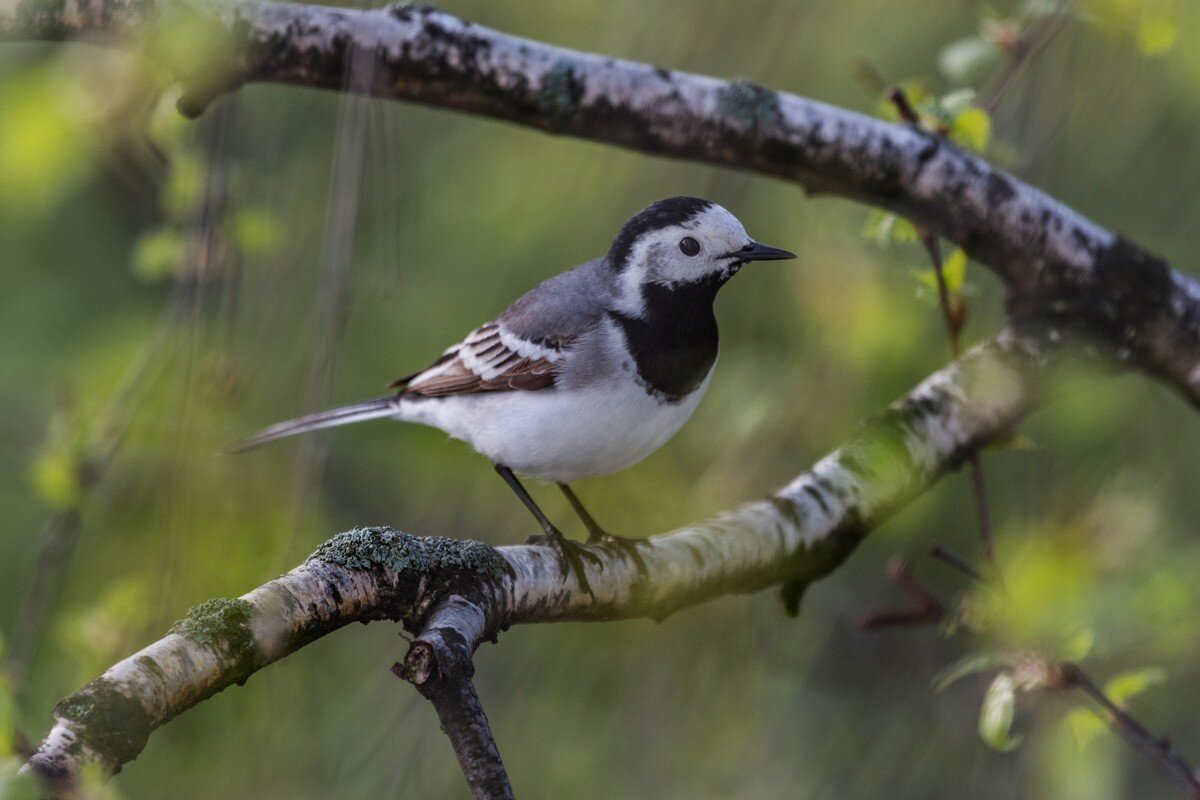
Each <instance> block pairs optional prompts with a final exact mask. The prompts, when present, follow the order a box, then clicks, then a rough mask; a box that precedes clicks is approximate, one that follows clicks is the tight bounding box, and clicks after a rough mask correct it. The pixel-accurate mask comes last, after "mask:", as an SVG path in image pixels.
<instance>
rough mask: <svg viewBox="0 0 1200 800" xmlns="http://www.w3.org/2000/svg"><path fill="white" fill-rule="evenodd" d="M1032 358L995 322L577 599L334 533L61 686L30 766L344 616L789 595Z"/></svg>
mask: <svg viewBox="0 0 1200 800" xmlns="http://www.w3.org/2000/svg"><path fill="white" fill-rule="evenodd" d="M1043 362H1044V357H1039V356H1038V355H1037V353H1035V352H1034V351H1032V350H1031V349H1027V346H1026V344H1025V343H1023V342H1021V341H1020V340H1018V338H1017V337H1015V336H1012V335H1009V334H1002V335H1001V337H999V338H998V339H997V340H996V341H994V342H992V343H989V344H987V345H984V346H981V347H979V348H976V349H975V350H973V351H971V352H970V353H968V354H967V355H966V356H964V357H963V358H962V359H961V360H959V361H956V362H954V363H953V364H951V365H949V366H947V367H946V368H944V369H942V370H941V371H939V372H937V373H935V374H933V375H932V376H930V377H929V378H928V379H926V380H925V381H924V382H923V383H921V384H920V385H919V386H917V387H916V388H915V389H914V390H913V391H912V392H911V393H910V394H909V395H908V396H907V397H905V398H902V399H901V400H899V401H897V402H896V403H894V404H893V405H892V406H891V407H890V408H889V410H888V411H887V412H886V413H885V414H883V415H882V416H880V417H877V418H875V419H873V420H870V421H868V422H867V423H865V424H864V425H863V426H862V428H861V429H860V430H859V431H858V432H857V433H856V434H855V435H854V436H853V437H852V438H851V439H850V440H849V441H848V442H846V443H845V444H844V445H843V446H842V447H840V448H839V449H838V450H836V451H834V452H833V453H831V454H830V455H828V456H826V457H825V458H824V459H822V460H821V461H820V462H818V463H817V464H816V465H815V466H814V467H813V468H812V469H810V470H809V471H807V472H805V473H803V474H801V475H800V476H799V477H797V478H796V479H795V480H794V481H792V482H791V483H790V484H788V485H787V486H785V487H784V488H782V489H780V490H779V491H778V492H776V493H774V494H772V495H771V496H769V497H767V498H765V499H763V500H760V501H757V502H753V503H748V504H746V505H743V506H741V507H740V508H737V509H735V510H732V511H729V512H726V513H723V514H720V515H718V516H717V517H715V518H713V519H711V520H708V521H707V522H703V523H699V524H696V525H691V526H689V527H686V528H683V529H681V530H678V531H675V532H673V533H669V534H664V535H661V536H654V537H652V538H650V539H649V540H647V541H646V543H645V545H644V546H641V547H639V554H640V556H641V558H642V560H643V562H644V570H643V569H639V567H638V566H637V565H635V564H634V563H633V562H632V560H631V558H630V556H628V555H627V554H625V553H623V552H622V551H618V550H615V549H608V548H604V547H602V546H601V547H593V548H592V549H593V552H594V553H595V554H596V556H597V557H598V558H597V563H592V561H591V560H590V559H589V560H588V561H587V562H585V563H586V569H587V580H588V582H589V583H590V585H591V588H592V592H593V594H594V597H593V596H592V594H589V593H587V592H583V591H580V589H579V586H578V585H577V583H576V582H575V579H574V577H573V575H571V574H569V573H564V572H563V570H562V568H561V566H560V564H559V561H558V559H557V558H556V556H555V553H554V551H553V550H552V549H550V548H548V547H541V546H531V545H519V546H511V547H501V548H496V549H493V548H491V547H489V546H487V545H484V544H480V543H479V542H456V541H453V540H450V539H440V538H430V539H418V538H415V537H412V536H408V535H406V534H401V533H397V532H395V531H392V530H390V529H379V528H374V529H365V530H357V531H351V532H349V533H345V534H341V535H339V536H337V537H334V539H332V540H330V541H329V542H327V543H326V544H325V545H322V546H321V548H319V549H318V550H317V551H316V553H314V554H313V555H312V557H310V558H309V559H308V561H306V562H305V563H304V564H302V565H300V566H299V567H297V568H296V569H294V570H292V571H291V572H289V573H288V574H287V575H284V576H282V577H280V578H277V579H276V580H273V581H270V582H269V583H267V584H264V585H263V586H261V587H259V588H258V589H255V590H254V591H252V592H250V593H249V594H246V595H244V596H243V597H241V598H239V599H236V600H214V601H209V602H207V603H205V604H203V605H200V606H198V607H196V608H194V609H192V611H191V612H189V613H188V615H187V617H185V618H184V619H183V620H181V621H180V622H179V623H177V624H176V625H175V626H174V627H173V628H172V629H171V632H170V633H169V634H168V635H167V636H166V637H164V638H163V639H160V640H159V641H157V642H155V643H154V644H151V645H150V646H149V647H147V648H145V649H144V650H142V651H141V652H139V653H136V654H134V655H133V656H130V657H129V658H127V659H125V660H124V661H121V662H120V663H118V664H116V665H114V666H113V667H111V668H110V669H109V670H108V671H106V672H105V673H104V674H103V675H101V676H100V677H98V678H96V679H95V680H93V681H92V682H91V683H89V684H88V685H87V686H85V687H83V688H82V689H80V690H79V691H78V692H76V693H75V694H73V695H71V696H69V697H67V698H66V699H64V700H63V701H62V702H61V703H59V704H58V706H57V707H56V708H55V724H54V727H53V729H52V730H51V731H50V733H49V734H47V736H46V738H45V739H44V740H43V741H42V743H41V746H40V747H39V749H38V751H37V753H36V754H35V755H34V756H33V758H32V759H31V761H30V764H29V767H30V768H32V769H36V770H38V771H39V772H40V773H42V774H44V775H48V776H51V777H59V778H65V779H69V778H70V777H71V776H73V775H75V774H76V772H77V771H78V768H79V766H80V765H81V763H82V762H95V763H98V764H100V765H101V766H102V767H103V768H104V769H105V770H107V771H116V770H118V769H120V767H121V765H123V764H125V763H127V762H128V761H130V760H132V759H133V758H135V757H136V756H137V755H138V753H139V752H141V750H142V748H143V747H144V746H145V743H146V740H147V738H148V737H149V735H150V734H151V733H152V732H153V731H154V730H155V729H157V728H158V727H159V726H161V725H163V724H165V723H166V722H168V721H169V720H171V719H172V718H174V717H175V716H177V715H178V714H180V713H182V712H183V711H185V710H187V709H188V708H191V707H192V706H194V705H196V704H197V703H199V702H201V701H203V700H205V699H207V698H208V697H211V696H212V695H214V694H216V693H217V692H219V691H221V690H222V689H224V688H226V687H228V686H230V685H232V684H234V683H239V682H242V681H245V680H246V679H247V678H248V677H249V676H250V675H252V674H253V673H254V672H256V671H257V670H259V669H261V668H263V667H265V666H266V665H267V664H270V663H271V662H273V661H275V660H277V659H279V658H282V657H284V656H285V655H287V654H289V653H291V652H294V651H295V650H297V649H299V648H301V647H303V646H304V645H305V644H307V643H309V642H311V641H313V640H314V639H316V638H318V637H320V636H323V635H325V634H326V633H329V632H331V631H333V630H335V629H337V628H339V627H341V626H343V625H347V624H349V623H351V622H355V621H360V622H365V621H369V620H376V619H394V620H399V621H401V622H403V623H404V625H405V627H406V628H408V629H409V630H410V631H412V632H413V633H414V634H419V638H418V643H419V642H421V641H422V640H425V641H428V642H430V643H431V644H433V645H436V644H437V642H436V641H434V640H435V639H438V638H439V637H440V638H441V639H445V640H447V641H451V642H452V643H456V645H461V647H460V648H459V649H461V650H462V652H463V653H468V654H469V653H473V652H474V651H475V649H476V648H477V647H478V646H479V644H480V642H482V641H484V640H486V639H489V638H492V637H494V636H495V635H496V633H497V632H498V631H499V630H501V629H502V628H504V627H506V626H508V625H511V624H515V623H522V622H549V621H555V620H606V619H621V618H630V617H639V616H650V617H655V618H660V619H661V618H662V617H665V616H666V615H668V614H670V613H671V612H672V611H674V610H677V609H679V608H682V607H684V606H688V605H692V604H695V603H699V602H701V601H704V600H708V599H712V598H715V597H718V596H720V595H723V594H728V593H731V592H751V591H756V590H759V589H762V588H765V587H767V586H771V585H773V584H777V583H780V582H785V581H787V582H790V583H792V584H793V585H795V586H796V587H797V591H799V590H801V589H802V588H803V587H804V586H806V585H807V584H808V583H809V582H811V581H812V580H814V579H816V578H818V577H820V576H822V575H824V574H826V573H828V572H829V571H831V570H833V569H834V568H835V567H837V566H838V565H839V564H840V563H841V562H842V561H843V560H844V559H845V558H846V557H847V556H848V555H849V554H850V552H851V551H853V549H854V548H855V547H856V546H857V545H858V543H859V542H860V541H861V540H862V538H863V536H865V535H866V533H867V532H868V531H869V530H871V529H872V528H873V527H874V526H876V525H878V524H879V523H880V522H882V521H883V520H884V519H885V518H886V517H887V516H889V515H890V514H891V513H892V512H893V511H895V510H896V509H897V508H899V507H900V506H901V505H903V504H904V503H905V502H907V501H908V500H910V499H911V498H913V497H914V496H916V495H917V494H918V493H920V492H921V491H922V490H923V489H924V488H926V487H928V486H929V485H930V484H931V483H932V482H934V481H935V480H937V478H938V477H940V476H941V475H942V474H943V473H945V472H946V471H947V470H949V469H952V468H954V467H956V466H957V465H958V464H959V463H960V462H961V460H962V459H963V457H964V456H965V455H966V454H967V453H969V452H971V451H972V450H973V449H975V448H978V447H980V446H982V445H983V444H985V443H986V442H988V441H989V440H990V439H992V438H994V437H996V436H998V435H1001V434H1004V433H1006V432H1008V431H1010V430H1011V429H1012V427H1013V426H1014V425H1015V424H1016V423H1017V422H1018V421H1019V420H1020V419H1021V418H1022V416H1023V415H1024V414H1025V413H1026V411H1027V410H1028V409H1029V408H1030V407H1031V405H1032V404H1033V403H1034V391H1033V387H1034V381H1035V379H1036V376H1037V373H1038V372H1039V370H1040V369H1041V366H1042V364H1043ZM795 599H798V595H797V596H796V598H795ZM460 640H461V641H460ZM443 643H444V642H443ZM438 649H439V648H438V647H436V646H434V647H431V648H430V649H429V652H430V653H433V654H435V655H436V652H437V651H438ZM440 649H441V650H447V648H446V647H442V648H440ZM451 649H452V648H451ZM423 654H424V655H423ZM426 655H428V654H425V648H423V647H417V646H416V643H415V644H414V650H413V651H411V652H410V654H409V659H407V660H406V666H405V669H406V670H407V671H408V672H409V673H411V674H412V675H415V676H417V677H416V678H413V677H410V680H414V682H415V683H418V685H421V684H423V683H424V682H425V681H426V680H427V677H422V674H423V672H422V671H423V670H424V671H426V672H427V671H428V670H431V669H437V668H438V665H436V664H432V663H430V662H429V661H428V658H426V657H425V656H426ZM443 666H445V665H443ZM467 677H468V678H469V676H467ZM458 688H459V689H463V690H466V689H469V686H468V685H466V684H461V685H459V686H458ZM472 691H473V690H472ZM467 699H469V698H467ZM468 744H470V743H468ZM464 749H467V748H464ZM476 750H478V751H479V752H478V753H477V754H476V756H473V757H477V758H478V759H480V760H481V761H482V762H483V763H485V764H486V763H489V761H490V760H491V759H490V755H491V754H490V753H489V752H487V750H486V748H482V749H481V748H479V747H476ZM496 763H498V760H496Z"/></svg>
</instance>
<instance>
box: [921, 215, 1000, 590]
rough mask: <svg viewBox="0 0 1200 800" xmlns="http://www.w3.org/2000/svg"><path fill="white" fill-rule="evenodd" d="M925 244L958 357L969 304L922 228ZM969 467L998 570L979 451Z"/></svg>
mask: <svg viewBox="0 0 1200 800" xmlns="http://www.w3.org/2000/svg"><path fill="white" fill-rule="evenodd" d="M921 243H922V244H923V245H924V246H925V252H926V253H928V254H929V260H930V262H931V263H932V264H933V274H934V277H935V278H936V279H937V287H938V305H939V307H940V308H941V311H942V319H943V320H944V321H945V323H946V334H947V336H948V337H949V339H950V355H951V357H952V358H958V357H959V355H960V354H961V353H962V328H963V323H964V322H965V321H966V306H965V305H964V304H963V302H962V298H961V297H959V298H958V299H957V302H952V301H951V298H950V288H949V287H948V286H947V285H946V275H945V272H944V271H943V262H942V248H941V245H940V244H939V243H938V239H937V237H936V236H934V235H933V234H932V233H929V232H928V231H922V232H921ZM967 466H968V468H969V470H970V473H971V498H972V500H974V503H975V516H976V518H977V519H978V520H979V541H980V549H981V551H982V552H983V560H984V563H986V564H987V566H988V568H989V569H990V570H991V571H992V572H993V573H996V557H995V550H994V548H993V546H992V515H991V512H990V510H989V508H988V498H987V487H986V486H985V484H984V480H983V463H982V462H981V461H980V458H979V454H978V453H971V454H970V456H968V458H967Z"/></svg>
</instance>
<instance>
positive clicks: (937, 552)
mask: <svg viewBox="0 0 1200 800" xmlns="http://www.w3.org/2000/svg"><path fill="white" fill-rule="evenodd" d="M929 555H931V556H933V557H934V558H936V559H938V560H940V561H943V562H945V563H946V564H949V565H950V566H951V567H953V568H954V569H956V570H958V571H959V572H961V573H962V574H964V575H966V576H967V577H968V578H973V579H974V580H977V581H981V582H982V581H984V577H983V575H981V574H980V573H979V570H977V569H975V568H974V567H973V566H971V563H970V562H969V561H967V560H966V559H965V558H963V557H962V556H960V555H958V554H957V553H954V552H953V551H951V550H948V549H946V548H945V547H942V546H941V545H940V544H935V545H934V546H933V547H931V548H929Z"/></svg>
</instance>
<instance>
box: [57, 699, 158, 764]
mask: <svg viewBox="0 0 1200 800" xmlns="http://www.w3.org/2000/svg"><path fill="white" fill-rule="evenodd" d="M54 715H55V716H56V717H58V718H59V719H65V720H70V721H71V723H72V724H73V727H74V729H75V732H76V734H77V736H76V739H75V742H76V744H75V746H77V747H78V746H83V745H86V746H87V747H88V748H90V749H91V750H92V751H94V752H95V753H96V754H98V755H99V756H100V758H102V759H104V760H105V761H107V762H108V765H107V766H109V767H110V768H111V769H114V770H115V769H117V768H118V767H120V765H122V764H125V763H127V762H129V761H132V760H133V759H135V758H137V756H138V753H140V752H142V748H144V747H145V746H146V740H147V739H149V738H150V732H151V731H153V730H154V720H153V719H152V718H151V716H150V714H149V713H148V712H147V711H146V708H145V706H143V705H142V704H141V702H140V701H139V700H137V699H136V698H134V697H131V696H129V695H128V694H127V693H125V692H123V691H121V688H120V686H119V685H118V684H116V683H114V682H113V681H110V680H108V679H107V678H103V677H101V678H96V679H95V680H94V681H92V682H91V683H89V684H88V685H86V686H84V687H83V688H82V689H80V690H79V691H77V692H75V693H74V694H72V695H69V696H67V697H65V698H64V699H63V700H62V701H61V702H59V704H58V705H57V706H55V707H54Z"/></svg>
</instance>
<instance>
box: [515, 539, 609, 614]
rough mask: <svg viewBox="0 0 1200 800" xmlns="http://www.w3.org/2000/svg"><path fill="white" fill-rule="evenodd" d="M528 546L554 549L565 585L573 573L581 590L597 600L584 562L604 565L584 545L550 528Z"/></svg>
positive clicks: (530, 541) (529, 542)
mask: <svg viewBox="0 0 1200 800" xmlns="http://www.w3.org/2000/svg"><path fill="white" fill-rule="evenodd" d="M528 544H540V545H545V546H547V547H550V548H552V549H553V550H554V552H555V553H556V554H557V556H558V564H559V566H560V567H561V568H562V571H563V583H566V582H567V576H568V575H570V574H572V573H573V574H574V575H575V580H577V581H579V588H580V589H582V590H583V591H585V592H587V594H588V596H589V597H591V598H592V600H595V599H596V594H595V592H593V591H592V587H591V585H590V584H589V583H588V579H587V572H586V571H585V569H584V564H583V561H584V559H588V560H590V561H591V562H592V563H593V564H597V565H599V564H601V563H603V559H601V558H600V556H598V555H596V554H595V553H593V552H592V551H590V550H588V549H587V548H586V547H584V546H583V545H581V544H578V543H576V542H572V541H571V540H569V539H567V538H566V537H565V536H563V535H562V533H561V532H560V531H559V530H558V529H557V528H549V529H548V530H547V531H546V533H545V534H544V535H542V536H531V537H529V539H528Z"/></svg>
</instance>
